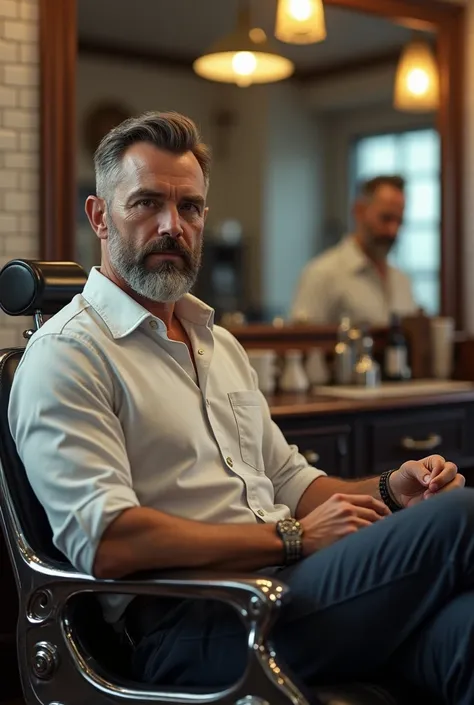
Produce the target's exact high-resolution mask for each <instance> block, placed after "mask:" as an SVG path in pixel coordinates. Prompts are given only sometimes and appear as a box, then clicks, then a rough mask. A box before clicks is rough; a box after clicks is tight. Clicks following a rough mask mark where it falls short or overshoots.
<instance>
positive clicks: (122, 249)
mask: <svg viewBox="0 0 474 705" xmlns="http://www.w3.org/2000/svg"><path fill="white" fill-rule="evenodd" d="M206 191H207V189H206V184H205V180H204V175H203V173H202V170H201V167H200V166H199V163H198V161H197V159H196V157H195V156H194V154H192V152H187V153H185V154H181V155H177V154H173V153H171V152H167V151H165V150H161V149H158V148H156V147H155V146H153V145H152V144H149V143H146V142H140V143H137V144H134V145H132V146H131V147H130V148H129V149H128V150H127V151H126V153H125V155H124V157H123V160H122V167H121V174H120V178H119V180H118V183H117V186H116V189H115V193H114V195H113V199H112V202H111V203H110V204H109V209H108V211H107V219H106V223H107V237H106V239H105V250H106V252H105V253H104V254H106V256H108V259H109V261H110V264H111V265H112V267H113V269H114V270H115V272H116V273H117V274H118V275H119V276H120V277H121V278H122V279H123V280H124V281H125V282H126V283H127V284H128V286H129V287H130V288H131V289H132V290H133V291H135V292H136V293H137V294H139V295H141V296H143V297H145V298H147V299H149V300H151V301H156V302H162V303H168V302H173V301H178V299H180V298H181V297H182V296H184V295H185V294H186V293H188V292H189V291H190V289H191V288H192V287H193V285H194V283H195V281H196V278H197V274H198V271H199V267H200V264H201V254H202V235H203V229H204V222H205V218H206V214H207V209H206V207H205V200H206Z"/></svg>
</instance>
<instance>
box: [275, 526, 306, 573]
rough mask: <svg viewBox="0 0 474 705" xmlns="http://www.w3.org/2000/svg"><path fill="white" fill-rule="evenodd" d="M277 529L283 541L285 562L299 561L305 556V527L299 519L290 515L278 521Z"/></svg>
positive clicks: (288, 563)
mask: <svg viewBox="0 0 474 705" xmlns="http://www.w3.org/2000/svg"><path fill="white" fill-rule="evenodd" d="M276 530H277V533H278V536H279V537H280V538H281V540H282V541H283V547H284V549H285V563H286V564H287V565H291V564H292V563H297V561H299V560H301V558H302V557H303V540H302V538H303V527H302V526H301V524H300V522H299V521H298V520H297V519H293V518H292V517H289V518H288V519H280V521H277V524H276Z"/></svg>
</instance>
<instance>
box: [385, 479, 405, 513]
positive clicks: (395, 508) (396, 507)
mask: <svg viewBox="0 0 474 705" xmlns="http://www.w3.org/2000/svg"><path fill="white" fill-rule="evenodd" d="M393 472H395V470H386V471H385V472H383V473H382V474H381V475H380V480H379V493H380V496H381V498H382V501H383V503H384V504H385V505H386V506H387V507H388V508H389V509H390V511H391V512H399V511H400V509H403V507H402V506H401V505H400V504H398V502H396V501H395V499H394V498H393V496H392V493H391V492H390V485H389V480H390V475H391V474H392V473H393Z"/></svg>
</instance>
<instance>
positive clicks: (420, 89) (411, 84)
mask: <svg viewBox="0 0 474 705" xmlns="http://www.w3.org/2000/svg"><path fill="white" fill-rule="evenodd" d="M429 85H430V77H429V76H428V74H427V72H426V71H424V70H423V69H413V70H412V71H410V73H409V74H408V76H407V88H408V90H409V91H410V93H413V95H424V94H425V93H426V91H427V90H428V87H429Z"/></svg>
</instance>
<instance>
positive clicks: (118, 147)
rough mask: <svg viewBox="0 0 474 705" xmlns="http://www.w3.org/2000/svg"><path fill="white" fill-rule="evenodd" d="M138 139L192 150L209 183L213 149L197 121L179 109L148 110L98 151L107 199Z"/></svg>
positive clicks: (99, 178)
mask: <svg viewBox="0 0 474 705" xmlns="http://www.w3.org/2000/svg"><path fill="white" fill-rule="evenodd" d="M138 142H149V143H150V144H153V145H155V147H158V148H159V149H164V150H167V151H169V152H173V153H174V154H185V153H186V152H192V153H193V154H194V156H195V157H196V159H197V161H198V162H199V165H200V167H201V169H202V172H203V174H204V180H205V183H206V186H207V185H208V184H209V177H210V170H211V151H210V148H209V147H208V146H207V145H206V144H204V142H203V141H202V139H201V135H200V132H199V130H198V128H197V126H196V124H195V123H194V122H193V121H192V120H191V119H190V118H188V117H186V116H185V115H180V114H179V113H175V112H164V113H160V112H147V113H144V114H143V115H139V116H137V117H131V118H128V119H127V120H125V121H124V122H122V123H120V125H118V126H117V127H114V128H113V129H112V130H110V132H108V133H107V134H106V135H105V137H104V138H103V139H102V140H101V142H100V144H99V146H98V147H97V150H96V152H95V154H94V167H95V179H96V193H97V195H98V196H100V197H101V198H104V199H105V200H106V201H108V200H109V199H111V198H112V196H113V192H114V190H115V187H116V185H117V183H118V181H119V179H120V169H121V165H122V157H123V155H124V153H125V151H126V150H127V149H128V148H129V147H131V146H132V145H133V144H136V143H138Z"/></svg>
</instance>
